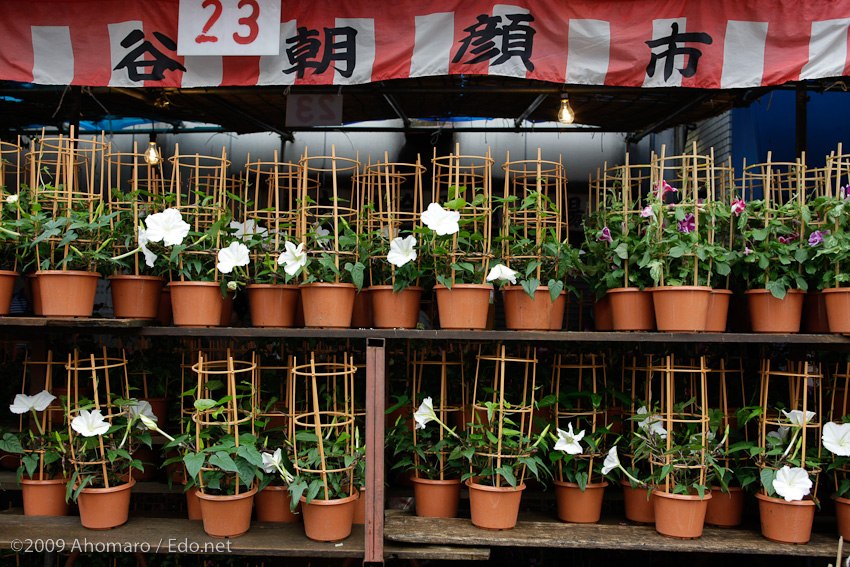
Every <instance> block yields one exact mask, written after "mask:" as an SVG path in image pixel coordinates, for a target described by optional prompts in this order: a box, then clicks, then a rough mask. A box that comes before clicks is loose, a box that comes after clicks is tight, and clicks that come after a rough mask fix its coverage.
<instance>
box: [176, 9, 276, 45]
mask: <svg viewBox="0 0 850 567" xmlns="http://www.w3.org/2000/svg"><path fill="white" fill-rule="evenodd" d="M280 3H281V0H180V11H179V15H178V21H177V54H178V55H278V53H279V52H280Z"/></svg>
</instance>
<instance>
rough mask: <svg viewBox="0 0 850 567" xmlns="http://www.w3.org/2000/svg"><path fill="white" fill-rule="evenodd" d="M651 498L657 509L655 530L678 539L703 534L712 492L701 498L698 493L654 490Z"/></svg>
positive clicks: (655, 509) (692, 537)
mask: <svg viewBox="0 0 850 567" xmlns="http://www.w3.org/2000/svg"><path fill="white" fill-rule="evenodd" d="M650 499H651V500H652V506H653V510H654V511H655V531H657V532H658V533H660V534H661V535H666V536H670V537H675V538H678V539H696V538H698V537H700V536H701V535H702V529H703V526H704V525H705V511H706V508H707V507H708V501H709V500H711V494H709V493H706V494H705V495H704V496H703V497H702V498H700V497H699V495H698V494H672V493H669V492H663V491H660V490H653V491H652V496H651V497H650Z"/></svg>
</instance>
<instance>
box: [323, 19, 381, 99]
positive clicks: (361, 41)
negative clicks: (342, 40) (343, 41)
mask: <svg viewBox="0 0 850 567" xmlns="http://www.w3.org/2000/svg"><path fill="white" fill-rule="evenodd" d="M334 25H335V26H336V27H338V28H342V27H346V26H351V27H352V28H354V29H356V30H357V36H356V37H355V40H354V41H355V44H356V45H357V62H356V65H355V66H354V72H353V73H352V74H351V76H350V77H343V76H342V75H341V74H340V73H339V71H334V81H333V82H334V84H335V85H359V84H362V83H370V82H372V67H373V66H374V65H375V20H374V18H337V19H336V21H335V23H334ZM323 48H324V49H328V46H327V45H325V46H323ZM332 65H333V66H336V67H337V68H343V70H344V65H345V63H344V62H342V61H336V62H334V64H332Z"/></svg>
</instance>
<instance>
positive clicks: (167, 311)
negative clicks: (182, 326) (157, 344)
mask: <svg viewBox="0 0 850 567" xmlns="http://www.w3.org/2000/svg"><path fill="white" fill-rule="evenodd" d="M156 322H157V323H159V324H160V325H165V326H168V325H170V324H171V290H170V289H168V288H167V287H163V288H162V293H161V294H160V295H159V307H158V308H157V311H156Z"/></svg>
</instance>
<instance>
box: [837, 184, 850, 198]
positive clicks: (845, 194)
mask: <svg viewBox="0 0 850 567" xmlns="http://www.w3.org/2000/svg"><path fill="white" fill-rule="evenodd" d="M838 198H839V199H844V200H845V201H850V185H845V186H844V187H841V188H840V189H839V190H838Z"/></svg>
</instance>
